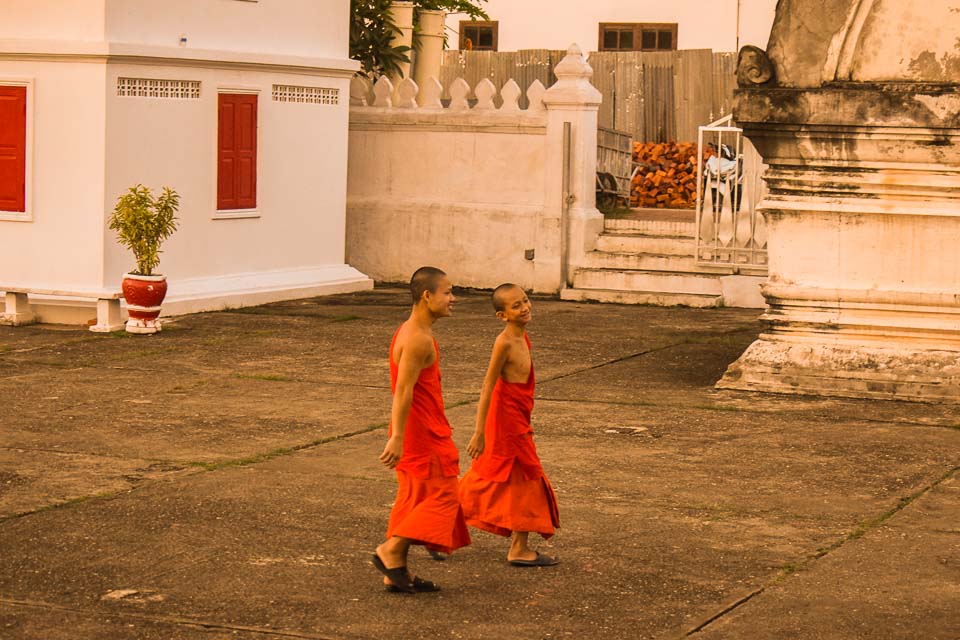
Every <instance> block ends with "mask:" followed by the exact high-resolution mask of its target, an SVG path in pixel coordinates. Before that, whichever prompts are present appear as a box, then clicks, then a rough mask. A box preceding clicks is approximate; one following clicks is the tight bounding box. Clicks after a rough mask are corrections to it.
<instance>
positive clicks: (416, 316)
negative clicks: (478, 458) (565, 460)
mask: <svg viewBox="0 0 960 640" xmlns="http://www.w3.org/2000/svg"><path fill="white" fill-rule="evenodd" d="M410 292H411V294H412V295H413V309H412V310H411V312H410V317H409V318H408V319H407V321H406V322H404V323H403V324H402V325H400V327H399V328H398V329H397V331H396V333H395V334H394V336H393V340H392V341H391V343H390V387H391V390H392V391H393V406H392V410H391V414H390V431H389V439H388V440H387V445H386V447H384V449H383V453H382V454H381V455H380V461H381V462H382V463H383V464H385V465H386V466H387V467H390V468H391V469H394V470H395V471H396V474H397V483H398V488H397V499H396V501H395V502H394V504H393V509H392V510H391V512H390V522H389V524H388V526H387V540H386V542H384V543H382V544H381V545H379V546H378V547H377V549H376V552H375V553H374V554H373V564H374V566H375V567H376V568H377V569H378V570H379V571H380V572H381V573H383V574H384V575H385V576H386V577H385V578H384V584H385V585H386V586H387V589H388V590H389V591H399V592H409V593H415V592H423V591H439V589H440V588H439V587H438V586H437V585H436V584H434V583H433V582H431V581H429V580H423V579H422V578H419V577H415V576H414V575H413V574H412V573H411V572H410V571H409V569H408V568H407V552H408V551H409V549H410V545H425V546H426V547H427V548H428V549H430V550H432V551H435V552H443V553H450V552H452V551H453V550H454V549H457V548H459V547H463V546H466V545H468V544H470V533H469V532H468V531H467V526H466V522H465V521H464V518H463V512H462V511H461V510H460V501H459V499H458V496H457V489H458V486H457V476H458V475H459V474H460V464H459V461H460V453H459V452H458V451H457V447H456V446H455V445H454V444H453V439H452V438H451V434H452V431H451V429H450V423H449V422H447V417H446V415H445V413H444V409H443V394H442V392H441V389H440V353H439V350H438V348H437V341H436V340H435V339H434V337H433V323H434V322H436V321H437V319H438V318H443V317H446V316H449V315H450V314H451V313H452V311H453V303H454V301H455V298H454V295H453V287H452V285H451V284H450V280H449V279H447V276H446V274H445V273H444V272H443V271H440V270H439V269H436V268H434V267H421V268H420V269H418V270H417V271H416V272H415V273H414V274H413V277H412V278H411V280H410Z"/></svg>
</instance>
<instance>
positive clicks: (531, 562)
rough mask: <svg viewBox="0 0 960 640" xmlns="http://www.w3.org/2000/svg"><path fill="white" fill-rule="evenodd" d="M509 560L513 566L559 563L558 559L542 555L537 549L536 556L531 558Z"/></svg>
mask: <svg viewBox="0 0 960 640" xmlns="http://www.w3.org/2000/svg"><path fill="white" fill-rule="evenodd" d="M509 562H510V564H511V565H513V566H514V567H552V566H553V565H555V564H560V561H559V560H557V559H556V558H551V557H550V556H546V555H543V554H542V553H540V552H539V551H537V557H536V558H534V559H533V560H510V561H509Z"/></svg>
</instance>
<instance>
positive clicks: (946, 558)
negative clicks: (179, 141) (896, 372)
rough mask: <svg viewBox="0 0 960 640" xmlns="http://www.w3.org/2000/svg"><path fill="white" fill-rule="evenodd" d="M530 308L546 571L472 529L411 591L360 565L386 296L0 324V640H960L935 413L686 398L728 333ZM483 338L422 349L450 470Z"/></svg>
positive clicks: (958, 593)
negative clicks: (440, 400)
mask: <svg viewBox="0 0 960 640" xmlns="http://www.w3.org/2000/svg"><path fill="white" fill-rule="evenodd" d="M534 305H535V308H534V313H535V318H534V322H533V323H532V324H531V326H530V332H531V337H532V341H533V345H534V359H535V362H536V366H537V375H538V386H537V404H536V407H535V409H534V429H535V431H536V433H537V436H536V437H537V445H538V449H539V451H540V454H541V457H542V459H543V463H544V467H545V469H546V471H547V473H548V474H549V475H550V478H551V481H552V482H553V484H554V486H555V488H556V489H557V493H558V497H559V500H560V509H561V520H562V528H561V529H560V531H559V532H558V535H557V536H556V537H555V538H553V539H552V540H551V541H550V542H549V543H542V546H543V548H545V549H547V550H548V551H549V553H551V554H556V555H559V556H560V557H561V559H562V564H560V565H559V566H558V567H555V568H549V569H545V568H544V569H534V570H520V569H516V568H512V567H509V566H508V565H507V564H506V563H505V562H504V555H505V552H506V546H505V544H504V541H503V540H502V539H500V538H496V537H494V536H491V535H489V534H486V533H483V532H472V534H473V540H474V543H473V545H471V546H470V547H467V548H466V549H463V550H461V551H458V552H457V553H455V554H454V555H453V556H452V557H451V558H449V559H448V560H447V561H446V562H442V563H437V562H434V561H432V560H430V559H429V557H428V556H427V555H426V554H425V553H423V552H422V551H414V552H413V554H412V563H413V565H414V566H413V568H414V569H415V570H416V571H417V572H419V573H421V574H422V575H424V576H426V577H428V578H430V579H433V580H436V581H437V582H439V583H440V584H441V585H442V586H443V591H441V592H440V593H438V594H421V595H417V596H412V597H411V596H397V595H391V594H388V593H386V592H384V591H383V589H382V587H381V585H380V582H379V575H378V574H377V573H376V572H375V571H374V570H373V568H372V567H371V566H370V564H369V561H368V559H369V555H370V550H371V549H372V548H373V546H374V545H375V544H377V542H378V541H379V540H380V539H381V536H382V535H383V532H384V529H385V526H386V518H387V513H388V511H389V508H390V504H391V501H392V499H393V494H394V488H395V483H394V480H393V477H392V475H391V474H390V472H388V471H387V470H385V469H384V468H383V467H382V466H380V465H379V463H378V462H377V460H376V458H377V455H378V454H379V452H380V450H381V448H382V445H383V440H384V434H385V428H384V427H385V423H386V420H387V419H388V416H389V402H390V393H389V374H388V369H387V361H386V351H387V346H388V344H389V341H390V336H391V334H392V332H393V329H394V328H395V327H396V325H397V324H399V323H400V322H401V321H402V320H403V319H404V318H405V316H406V313H407V312H408V306H407V297H406V294H405V293H404V292H403V291H402V290H398V289H393V288H379V289H375V290H374V291H372V292H365V293H359V294H351V295H341V296H333V297H328V298H314V299H310V300H297V301H290V302H284V303H277V304H272V305H266V306H262V307H255V308H249V309H239V310H232V311H225V312H218V313H208V314H197V315H192V316H185V317H182V318H178V319H176V320H175V321H174V322H172V323H169V324H168V325H167V326H166V328H165V330H164V331H163V333H161V334H159V335H156V336H151V337H144V336H128V335H126V334H123V333H119V334H113V335H109V336H102V335H94V334H91V333H89V332H86V331H83V330H79V329H72V328H62V327H60V328H58V327H50V326H42V325H41V326H32V327H19V328H10V327H0V363H2V366H0V397H2V398H3V406H4V410H3V416H4V417H3V420H2V424H0V638H3V639H4V640H6V639H10V640H14V639H16V640H21V639H40V638H42V639H44V640H59V639H64V640H67V639H69V640H78V639H85V638H91V639H94V638H96V639H101V638H109V639H114V638H116V639H118V640H127V639H138V640H139V639H148V640H149V639H154V638H156V639H161V638H162V639H164V640H166V639H170V638H184V639H194V638H204V639H209V638H241V639H248V638H249V639H255V638H256V639H261V638H331V639H340V638H343V639H359V638H468V639H479V638H518V639H526V638H531V639H532V638H537V639H542V638H565V637H570V638H604V639H605V640H608V639H611V638H629V639H633V638H657V639H660V638H684V637H692V638H705V639H710V640H713V639H715V638H716V639H721V638H723V639H727V638H729V639H741V638H744V639H745V638H751V639H754V638H797V639H811V640H812V639H834V638H835V639H837V640H839V639H844V640H847V639H850V638H870V639H871V640H873V639H881V638H891V639H892V638H897V639H900V638H917V639H920V638H922V639H924V640H929V639H940V638H942V639H955V638H958V637H960V529H958V528H957V521H958V515H960V483H958V480H957V474H956V472H957V468H958V465H960V428H958V425H960V407H958V406H956V405H946V404H911V403H901V402H878V401H863V400H845V399H825V398H811V397H782V396H773V395H762V394H751V393H738V392H729V391H722V392H721V391H716V390H714V389H713V387H712V385H713V383H714V382H715V381H716V380H717V379H718V378H719V377H720V375H721V374H722V372H723V370H724V368H725V367H726V365H727V364H729V363H730V362H732V361H733V360H734V359H736V357H737V356H738V355H739V354H740V353H741V352H742V350H743V349H744V348H746V346H747V345H748V344H749V343H750V342H751V341H752V340H753V339H754V338H755V337H756V335H757V334H758V333H759V332H760V331H761V329H762V326H761V325H760V323H759V322H758V321H757V316H758V315H759V314H758V312H756V311H754V310H737V309H685V308H658V307H630V306H620V305H593V304H579V303H568V302H560V301H557V300H555V299H549V298H542V299H535V301H534ZM498 330H499V324H498V322H497V321H496V320H495V319H494V318H493V316H492V312H491V310H490V309H489V305H488V302H487V299H486V294H483V293H482V292H465V293H464V295H463V296H462V300H461V302H460V303H459V304H458V306H457V310H456V313H455V316H454V317H453V318H449V319H444V320H441V321H440V322H439V323H438V324H437V327H436V334H437V338H438V341H439V343H440V348H441V367H442V370H443V376H444V377H443V383H444V391H445V398H446V402H447V406H448V416H449V418H450V421H451V424H452V425H453V427H454V432H455V440H456V441H457V443H458V445H459V446H460V447H461V449H463V448H464V447H465V444H466V440H467V439H468V437H469V433H470V430H471V428H472V421H473V413H474V411H475V408H476V398H477V395H478V392H479V386H480V383H481V380H482V376H483V373H484V369H485V366H486V362H487V358H488V356H489V348H490V345H491V343H492V340H493V337H494V336H495V334H496V332H497V331H498ZM462 468H463V469H465V468H466V456H464V462H463V464H462Z"/></svg>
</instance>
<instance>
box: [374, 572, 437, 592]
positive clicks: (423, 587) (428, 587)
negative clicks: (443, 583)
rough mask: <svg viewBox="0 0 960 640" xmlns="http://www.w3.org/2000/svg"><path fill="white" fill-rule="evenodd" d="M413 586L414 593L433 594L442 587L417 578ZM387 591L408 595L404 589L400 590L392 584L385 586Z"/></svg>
mask: <svg viewBox="0 0 960 640" xmlns="http://www.w3.org/2000/svg"><path fill="white" fill-rule="evenodd" d="M411 584H412V585H413V591H414V593H433V592H434V591H440V585H438V584H436V583H435V582H431V581H430V580H424V579H423V578H421V577H419V576H416V577H414V579H413V582H412V583H411ZM384 587H385V588H386V590H387V591H389V592H390V593H406V592H405V591H404V590H403V589H400V588H398V587H396V586H394V585H392V584H388V585H384Z"/></svg>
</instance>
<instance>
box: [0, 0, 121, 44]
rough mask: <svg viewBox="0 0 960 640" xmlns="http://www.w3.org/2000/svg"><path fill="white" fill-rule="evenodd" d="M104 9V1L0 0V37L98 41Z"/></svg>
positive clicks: (101, 33) (1, 38) (102, 24)
mask: <svg viewBox="0 0 960 640" xmlns="http://www.w3.org/2000/svg"><path fill="white" fill-rule="evenodd" d="M103 9H104V0H0V40H3V39H8V38H9V39H29V40H83V41H96V42H99V41H102V40H103V30H104V13H103ZM39 17H42V19H38V18H39Z"/></svg>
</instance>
